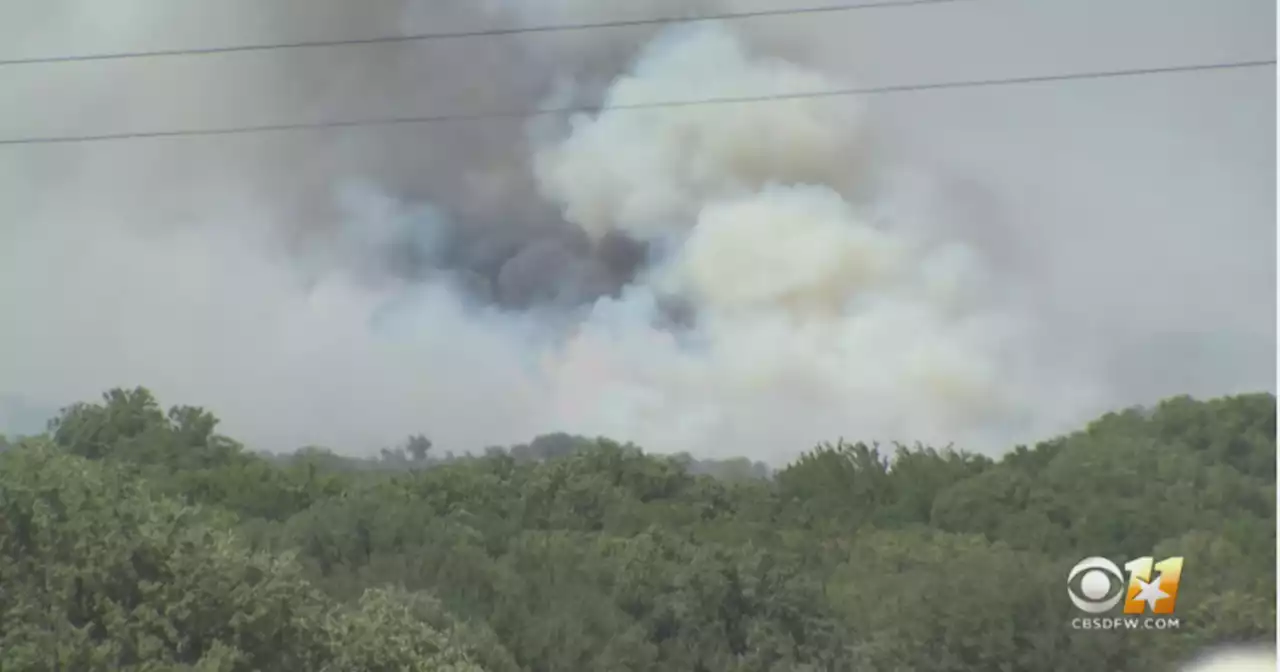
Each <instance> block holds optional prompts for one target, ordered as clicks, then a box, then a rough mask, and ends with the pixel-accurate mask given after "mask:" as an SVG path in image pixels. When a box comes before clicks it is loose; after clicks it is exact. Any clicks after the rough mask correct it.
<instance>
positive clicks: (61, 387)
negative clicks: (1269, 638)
mask: <svg viewBox="0 0 1280 672" xmlns="http://www.w3.org/2000/svg"><path fill="white" fill-rule="evenodd" d="M50 4H51V6H52V4H55V3H50ZM320 4H323V5H325V6H326V7H327V6H329V5H333V8H334V13H333V14H332V15H331V18H332V25H330V24H328V23H324V22H320V23H315V24H307V25H304V26H301V27H299V26H292V27H293V28H296V29H298V30H299V31H301V37H300V39H307V38H324V37H336V36H343V37H347V36H354V37H360V36H362V35H366V34H377V33H380V32H385V31H394V30H403V31H407V32H415V31H419V30H449V29H466V28H476V27H480V26H482V25H494V22H495V21H497V22H498V23H499V24H501V22H503V21H505V22H508V24H510V25H520V24H521V23H523V24H526V25H529V24H531V25H545V24H549V23H555V22H573V21H574V20H575V19H576V20H579V21H583V22H590V21H591V20H593V19H605V18H619V17H618V16H614V15H610V16H609V17H604V16H600V17H594V16H593V15H592V14H591V9H590V8H591V7H594V5H593V4H592V3H578V2H568V1H565V2H561V3H559V4H553V5H548V6H546V7H541V6H540V7H539V8H538V9H536V10H533V9H530V7H531V5H529V4H527V3H520V4H519V5H518V6H517V5H514V3H513V6H507V5H506V4H505V3H496V4H493V5H492V6H491V7H488V8H481V9H477V8H476V7H477V6H476V5H475V4H474V3H461V2H458V3H430V5H425V4H416V3H407V2H381V3H376V4H377V8H376V9H375V8H374V5H370V8H369V11H364V10H362V11H361V12H359V13H355V14H352V13H349V12H348V14H349V15H348V14H343V13H342V11H343V10H340V6H346V5H344V3H336V2H335V3H331V2H323V3H320ZM74 5H77V3H72V2H67V3H62V4H61V5H59V6H60V7H63V8H66V7H70V6H74ZM700 7H701V9H700V10H699V11H702V12H707V11H711V8H712V5H711V3H706V4H703V5H700ZM682 8H683V9H682ZM294 9H297V8H294ZM659 10H666V11H668V12H691V11H695V10H694V9H689V8H687V7H685V6H684V5H675V4H671V5H670V6H668V7H656V8H655V7H652V6H650V7H648V10H647V11H646V15H650V16H651V15H665V16H674V15H675V14H671V13H668V14H664V13H663V11H659ZM175 11H176V10H175ZM219 11H220V10H219ZM243 11H245V12H248V11H249V10H247V9H246V10H243ZM255 11H256V10H255ZM270 11H277V10H270ZM278 11H279V12H280V16H279V17H276V18H277V19H278V21H277V22H276V23H278V24H279V26H284V25H288V20H287V17H291V16H293V15H294V13H296V12H293V10H286V9H279V10H278ZM207 12H215V10H207ZM291 12H293V13H291ZM121 13H122V14H124V13H127V12H123V11H122V10H121ZM357 14H358V16H357ZM218 16H221V17H222V19H223V20H224V21H225V22H227V29H228V30H231V28H234V29H235V30H237V31H246V30H251V29H252V28H253V26H249V25H248V24H245V23H243V22H242V21H240V20H238V19H237V20H235V21H232V19H231V17H237V16H240V15H239V14H237V13H236V12H234V11H232V10H229V9H228V10H226V13H225V15H222V14H219V15H218ZM112 18H113V19H115V22H114V23H113V24H112V25H115V26H117V27H118V28H119V30H120V34H121V35H123V36H125V37H128V38H129V39H134V38H137V39H141V37H142V36H143V35H144V34H145V31H144V28H145V27H146V26H147V25H149V24H148V22H146V21H142V20H140V19H138V18H137V17H134V18H132V19H130V18H128V17H123V16H121V15H120V14H115V15H112ZM188 18H189V17H188ZM621 18H627V17H625V16H624V17H621ZM32 21H33V22H34V21H35V19H32ZM512 22H514V23H512ZM267 23H268V24H273V22H267ZM197 24H203V25H207V26H219V25H222V24H220V23H219V21H218V20H217V17H215V16H202V17H199V20H198V21H196V22H195V23H192V24H190V25H191V28H190V31H189V32H188V33H184V32H183V31H182V30H174V31H172V32H171V33H170V34H169V38H168V39H172V40H184V39H186V40H194V41H196V42H195V44H199V40H201V39H211V38H208V37H206V36H205V34H204V33H202V32H200V31H199V30H197V27H198V26H197ZM254 25H255V26H257V24H254ZM273 25H274V24H273ZM279 26H276V27H279ZM258 29H261V27H260V26H258ZM215 32H216V31H215ZM95 34H96V33H95ZM295 34H296V33H295ZM772 38H773V39H774V41H776V40H777V38H778V36H776V35H775V36H772ZM248 41H253V40H248ZM16 44H17V45H19V48H21V47H22V45H23V43H22V42H21V41H18V42H16ZM33 44H35V42H33ZM28 46H29V45H28ZM157 46H160V47H163V46H173V45H157ZM183 46H191V43H190V42H188V43H186V44H184V45H183ZM113 47H114V45H112V44H107V45H104V46H103V49H104V50H111V49H112V48H113ZM29 48H30V49H31V50H34V49H35V47H30V46H29ZM358 49H364V47H360V48H358ZM78 50H80V51H83V50H85V49H84V48H81V49H78ZM89 50H93V49H89ZM304 51H305V50H304ZM32 53H33V55H35V54H34V52H32ZM322 53H325V52H317V53H313V54H311V55H310V56H309V57H305V54H301V53H297V54H292V53H289V54H276V55H270V54H258V55H253V56H250V55H241V56H227V57H218V58H223V59H224V61H223V62H222V65H221V66H220V67H222V68H223V69H222V70H218V71H217V72H218V75H217V76H216V77H215V76H214V75H213V74H208V75H207V76H204V77H201V76H195V77H191V76H190V70H186V71H183V72H186V73H188V76H187V77H177V76H176V75H175V73H176V72H178V71H179V70H178V68H179V67H186V68H193V67H195V68H197V70H198V69H199V67H200V66H194V65H193V64H191V63H187V64H185V65H181V66H180V64H168V63H157V64H154V65H146V64H143V65H139V66H137V67H138V68H139V70H138V71H137V73H136V77H135V79H133V80H130V84H131V85H128V86H126V85H113V86H112V87H105V86H104V85H103V84H102V83H101V82H102V81H103V80H101V79H100V77H95V74H100V72H99V71H97V70H95V69H94V68H98V67H107V66H105V65H86V66H84V67H85V68H87V69H86V70H84V71H75V72H72V73H70V74H68V75H67V76H68V77H71V78H72V79H73V80H75V78H77V77H78V78H79V80H75V81H80V82H81V83H82V84H83V85H84V86H86V87H89V92H88V93H86V92H85V91H84V90H80V91H78V92H77V91H76V90H74V87H72V88H69V89H67V90H62V89H59V90H45V89H41V88H40V85H39V83H38V76H37V75H36V74H32V75H30V76H29V77H30V79H23V78H25V77H28V75H16V77H19V80H18V81H16V85H17V86H18V87H19V88H20V89H23V90H26V91H29V92H31V93H32V100H33V101H34V100H36V99H40V100H42V101H43V102H42V104H41V105H36V104H35V103H34V102H33V103H32V104H31V105H30V106H24V105H18V106H15V108H14V110H12V111H11V113H10V114H7V115H6V116H8V117H9V118H10V119H11V122H10V125H11V126H12V128H15V129H17V128H21V127H22V125H23V124H26V123H35V122H36V121H41V123H44V124H46V127H52V128H54V130H53V131H50V133H54V132H56V131H59V130H63V131H65V130H66V129H75V130H80V129H79V127H78V125H84V124H88V125H91V126H93V127H95V128H100V127H103V126H104V125H105V126H108V127H110V126H111V123H109V122H112V121H114V122H118V123H116V126H115V127H114V128H113V130H118V128H119V126H120V125H121V124H123V125H124V126H126V127H130V128H132V127H165V126H166V124H165V123H163V119H162V118H161V117H158V116H157V114H156V111H155V110H154V109H153V108H154V107H155V106H154V105H153V104H152V103H151V101H152V97H153V96H154V95H155V91H156V90H157V89H156V85H157V84H158V83H162V84H165V85H166V86H168V87H169V88H170V90H171V91H172V92H173V94H174V95H173V101H172V102H171V103H169V106H170V108H171V109H169V110H168V112H170V113H172V114H173V115H175V117H177V118H181V119H184V120H186V123H185V124H184V125H185V126H187V127H198V126H199V125H201V123H203V122H205V121H208V124H209V125H225V124H226V122H225V121H223V122H220V123H217V124H215V123H214V121H213V120H212V119H213V116H212V115H213V110H214V108H215V107H216V104H215V101H223V100H225V101H232V102H236V101H240V102H244V101H248V102H245V103H244V105H245V106H246V107H241V108H236V109H237V110H238V112H237V114H240V115H241V121H243V122H244V123H263V122H269V121H276V120H287V119H295V120H296V119H316V118H343V117H358V116H404V115H405V114H407V113H406V112H405V110H404V109H403V108H404V107H405V106H406V105H407V106H408V107H409V108H414V107H415V106H418V105H419V104H420V106H421V107H422V108H424V109H428V108H429V109H430V110H431V112H432V113H440V112H449V111H469V110H475V109H504V110H521V109H522V110H527V111H533V110H536V109H538V108H539V107H546V106H548V105H566V104H587V105H595V106H600V107H602V108H603V110H602V111H600V112H597V113H584V114H579V115H573V116H572V117H570V118H564V117H563V116H557V115H544V116H541V117H535V118H532V119H530V120H527V121H519V120H497V121H494V122H493V123H488V122H486V123H479V124H463V123H459V124H451V123H442V124H435V125H430V126H423V127H420V128H414V129H412V130H406V129H395V130H377V129H370V130H355V131H351V132H350V134H345V135H337V136H323V137H318V136H317V135H315V134H306V135H288V134H284V135H280V136H253V137H242V138H235V137H229V138H225V139H218V140H212V141H211V140H195V139H193V140H173V141H154V142H139V143H134V144H133V146H131V147H128V148H125V147H123V146H115V147H113V148H110V149H108V148H107V146H106V145H101V146H84V147H78V146H65V147H51V148H30V149H21V150H14V151H15V153H21V156H20V158H15V159H13V160H12V161H3V162H0V176H2V177H0V183H4V184H7V185H8V186H7V187H6V193H11V194H12V195H13V197H12V198H9V199H2V200H3V201H4V203H3V205H2V207H3V212H0V215H3V217H4V221H5V222H6V224H3V225H2V226H4V227H5V228H4V230H3V246H2V247H0V306H3V307H4V309H5V310H6V314H7V316H8V317H9V318H10V319H9V321H8V322H7V324H6V326H5V328H4V330H3V333H2V334H0V352H3V353H5V354H4V356H3V357H0V385H3V387H2V388H0V392H3V393H9V394H14V395H20V396H21V397H22V398H23V399H24V400H25V401H24V403H26V404H28V405H34V406H36V407H43V408H48V407H56V406H57V405H60V404H65V403H68V402H71V401H74V400H79V399H85V398H92V397H93V396H94V395H96V394H97V393H98V392H99V391H101V390H102V389H104V388H106V387H109V386H116V385H133V384H144V385H147V386H149V387H151V388H153V389H154V390H155V391H156V392H157V393H158V395H160V396H161V398H162V400H164V401H167V402H171V403H196V404H202V405H205V406H207V407H209V408H210V409H211V410H213V411H214V412H215V413H217V414H218V415H219V416H220V417H222V418H224V420H225V422H226V426H225V427H224V430H225V431H227V432H228V433H231V434H233V435H235V436H238V437H241V438H244V439H246V440H247V441H249V442H250V443H251V444H252V445H254V446H255V447H261V448H268V449H273V450H289V449H292V448H294V447H297V446H299V445H303V444H323V445H330V446H334V447H335V448H338V449H340V450H344V451H351V452H360V453H366V452H369V451H373V450H376V449H377V448H378V447H380V446H382V445H386V444H387V443H390V442H393V441H396V440H398V439H399V438H401V437H403V436H406V435H408V434H409V433H413V432H423V433H426V434H428V435H430V436H431V437H432V439H433V440H434V441H435V443H436V444H437V445H439V446H441V449H442V450H443V449H450V450H455V451H465V450H474V449H478V448H481V447H483V446H485V445H492V444H505V443H514V442H519V441H526V440H528V439H529V438H531V437H532V436H533V435H535V434H538V433H544V432H552V431H566V432H573V433H582V434H590V435H606V436H609V437H612V438H616V439H620V440H631V441H635V442H637V443H639V444H641V445H642V446H644V447H646V448H648V449H651V450H656V451H664V452H665V451H681V450H683V451H689V452H692V453H695V454H698V455H702V456H712V457H719V456H729V455H744V454H745V455H748V456H751V457H753V458H757V459H766V460H773V461H779V460H783V459H786V458H789V457H790V456H793V455H794V454H795V453H796V452H798V451H800V450H804V449H806V448H807V447H809V446H811V445H812V444H813V443H814V442H817V441H822V440H834V439H835V438H838V437H841V436H844V437H848V438H856V439H868V440H871V439H875V440H886V441H888V440H904V441H914V440H921V441H928V442H934V443H943V444H945V443H950V442H955V443H957V444H958V445H960V446H962V447H967V448H971V449H977V450H982V451H987V452H990V451H998V450H1001V449H1004V448H1007V447H1009V445H1011V442H1013V441H1025V440H1031V439H1036V438H1042V437H1043V436H1045V435H1046V434H1049V433H1052V432H1055V431H1059V430H1061V429H1064V428H1066V427H1068V426H1069V425H1070V424H1072V423H1074V422H1077V421H1079V420H1081V419H1082V418H1085V417H1087V416H1088V415H1090V414H1092V413H1094V412H1096V411H1097V410H1099V409H1100V408H1102V405H1103V404H1106V403H1112V402H1114V397H1112V396H1108V395H1109V392H1110V391H1109V390H1108V389H1106V388H1107V385H1106V382H1105V381H1104V380H1103V379H1102V377H1101V376H1100V375H1099V374H1098V371H1097V368H1090V367H1091V366H1093V367H1097V366H1099V364H1100V362H1099V361H1098V359H1097V358H1093V359H1092V360H1090V359H1089V358H1088V357H1085V356H1084V353H1081V352H1074V353H1067V354H1071V355H1073V356H1064V352H1063V351H1062V350H1061V348H1058V349H1055V346H1054V342H1055V341H1054V339H1053V338H1052V337H1050V336H1049V335H1048V334H1047V332H1046V327H1045V325H1044V324H1043V323H1041V322H1040V321H1039V317H1040V316H1041V314H1040V312H1039V311H1038V310H1037V307H1036V306H1037V301H1039V300H1040V299H1039V297H1035V296H1028V294H1027V292H1026V291H1022V290H1021V289H1020V288H1021V286H1022V285H1021V284H1020V283H1019V282H1018V281H1017V280H1018V279H1017V278H1016V277H1014V276H1013V275H1011V273H1012V272H1015V271H1017V270H1018V269H1017V268H1015V267H1013V266H1010V265H1006V264H1003V263H1002V260H1001V259H1000V258H999V255H998V254H996V255H994V256H993V255H992V254H991V253H992V252H993V251H994V252H996V253H999V252H1000V249H993V248H1000V246H998V245H996V246H992V245H986V244H984V242H983V240H982V239H981V236H968V237H966V236H965V235H959V234H958V233H957V231H956V230H955V229H954V228H948V227H947V226H945V225H943V224H942V223H941V222H940V219H945V217H946V213H943V214H942V215H941V217H940V216H939V214H938V213H926V212H924V210H923V209H922V208H920V207H919V203H920V201H921V199H918V198H917V197H918V196H919V193H920V192H919V191H918V190H916V189H915V187H914V186H913V185H914V184H915V183H914V182H912V181H910V180H905V181H904V180H902V179H900V175H901V174H900V173H894V172H893V171H890V170H886V169H885V168H884V166H885V163H884V159H885V157H884V155H883V153H882V151H881V149H880V148H879V147H878V145H877V142H876V134H877V127H876V124H875V120H874V118H873V115H871V114H869V113H868V111H867V110H866V109H864V108H862V107H861V106H859V105H858V104H856V103H855V102H853V101H851V100H847V99H836V98H791V99H778V100H772V101H765V102H759V103H751V104H717V105H703V106H675V107H663V108H655V109H617V110H610V109H608V108H610V107H619V106H620V107H627V106H633V105H636V104H643V103H662V102H665V101H680V100H691V99H705V98H721V97H726V98H732V97H739V96H756V95H760V94H761V93H769V94H780V95H782V94H795V93H805V92H813V91H823V90H829V89H832V88H837V87H841V86H848V85H850V84H856V82H849V81H845V80H843V79H842V78H841V76H840V75H839V74H838V73H828V72H823V71H819V70H815V69H811V68H808V67H805V66H804V65H802V64H801V63H799V62H797V61H794V60H787V59H783V58H781V57H780V56H778V55H777V54H776V53H775V52H773V51H770V50H768V49H763V48H758V47H757V45H756V43H755V42H754V41H753V40H750V39H744V38H743V37H742V36H741V35H740V34H738V33H736V32H735V31H734V30H732V29H731V28H729V27H726V26H723V25H718V24H695V25H691V26H683V27H679V28H672V29H665V30H660V31H659V30H657V29H654V28H651V27H639V28H627V29H611V30H608V31H587V32H584V33H581V34H564V35H558V36H556V39H554V40H551V39H550V37H549V36H548V35H538V34H534V35H530V36H519V37H507V38H503V39H478V40H473V41H467V42H465V43H459V42H453V43H448V41H442V42H440V43H434V42H433V43H424V44H421V45H414V46H402V47H401V48H398V49H394V50H389V51H388V50H383V51H369V52H367V53H364V52H361V53H363V55H361V53H356V54H354V55H352V56H351V60H350V61H349V62H348V61H341V60H340V59H339V60H329V59H326V58H323V57H319V55H320V54H322ZM269 56H270V58H269ZM339 63H347V65H339ZM76 67H79V66H76ZM209 67H210V68H213V66H209ZM212 72H213V70H212V69H211V70H210V71H209V73H212ZM228 73H230V74H228ZM11 84H14V83H13V82H11ZM132 84H136V85H137V86H132ZM406 92H408V94H406ZM37 93H38V94H39V95H38V96H37V95H36V94H37ZM405 95H408V99H409V100H408V102H406V99H405ZM80 96H83V97H87V98H89V99H92V100H95V101H99V104H98V105H97V106H96V107H95V108H94V109H93V110H89V109H86V108H85V107H84V106H83V105H79V106H77V105H74V104H72V103H73V101H75V100H79V99H80V98H79V97H80ZM24 100H25V99H24ZM459 101H463V102H459ZM464 103H465V104H464ZM237 104H238V103H237ZM233 107H234V105H233ZM455 108H456V109H455ZM50 109H52V110H55V111H56V112H55V113H52V114H50V113H48V112H47V111H48V110H50ZM411 113H412V110H410V111H409V112H408V114H411ZM167 125H168V126H172V125H173V124H172V122H169V123H168V124H167ZM8 127H9V125H7V126H6V129H7V128H8ZM64 127H65V128H64ZM15 134H16V132H15ZM406 138H408V139H410V140H412V142H409V141H406ZM246 157H249V158H246ZM50 183H54V184H61V185H76V187H77V188H75V189H74V190H73V191H74V194H75V196H74V198H71V197H68V198H55V197H51V194H54V193H55V192H54V191H53V190H52V189H50V188H48V187H47V185H48V184H50ZM85 185H88V186H85ZM147 185H157V188H154V189H151V190H149V191H147V190H146V186H147ZM67 189H68V193H70V192H71V191H72V190H71V189H70V187H67ZM144 191H145V193H146V194H147V197H146V201H145V207H144V208H139V207H137V203H134V202H133V201H132V200H131V199H133V198H136V196H131V195H136V194H139V193H143V192H144ZM37 195H38V197H37ZM1004 249H1006V250H1007V249H1008V248H1007V246H1006V247H1005V248H1004ZM1046 381H1050V382H1049V383H1047V382H1046Z"/></svg>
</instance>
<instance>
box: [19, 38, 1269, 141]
mask: <svg viewBox="0 0 1280 672" xmlns="http://www.w3.org/2000/svg"><path fill="white" fill-rule="evenodd" d="M1275 64H1276V61H1275V59H1271V60H1259V61H1234V62H1226V63H1207V64H1199V65H1177V66H1166V67H1157V68H1135V69H1128V70H1109V71H1095V72H1076V73H1068V74H1060V75H1032V76H1027V77H1010V78H1005V79H973V80H965V81H953V82H935V83H928V84H899V85H891V86H876V87H866V88H848V89H831V90H827V91H810V92H802V93H778V94H768V95H759V96H731V97H722V98H703V99H698V100H673V101H658V102H651V103H630V104H622V105H609V106H606V107H560V108H552V109H543V110H533V111H495V112H472V113H456V114H439V115H430V116H420V117H388V118H380V119H351V120H335V121H317V122H299V123H290V124H265V125H261V126H234V127H228V128H211V129H193V130H175V131H137V132H125V133H104V134H100V135H68V136H49V137H32V138H11V139H4V140H0V146H5V145H38V144H55V143H75V142H101V141H108V140H141V139H147V138H173V137H196V136H216V135H242V134H250V133H273V132H283V131H306V130H322V129H341V128H354V127H368V126H395V125H406V124H428V123H436V122H447V121H482V120H490V119H527V118H533V117H538V116H547V115H559V114H575V113H599V112H613V111H626V110H651V109H663V108H682V107H701V106H706V105H730V104H746V103H765V102H773V101H783V100H800V99H812V98H835V97H842V96H862V95H877V94H888V93H906V92H912V91H937V90H943V89H968V88H978V87H989V86H1015V85H1024V84H1038V83H1045V82H1065V81H1075V80H1088V79H1113V78H1120V77H1139V76H1149V75H1163V74H1173V73H1186V72H1206V71H1215V70H1231V69H1241V68H1256V67H1266V66H1274V65H1275Z"/></svg>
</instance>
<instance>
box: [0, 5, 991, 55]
mask: <svg viewBox="0 0 1280 672" xmlns="http://www.w3.org/2000/svg"><path fill="white" fill-rule="evenodd" d="M976 1H977V0H891V1H884V2H881V1H871V2H860V3H843V4H838V5H822V6H815V7H796V8H791V9H761V10H755V11H745V12H722V13H717V14H704V15H701V16H687V17H660V18H650V19H624V20H618V21H599V22H590V23H570V24H556V25H548V26H522V27H514V28H491V29H481V30H465V31H449V32H436V33H418V34H409V35H385V36H381V37H366V38H354V39H342V40H307V41H300V42H280V43H268V44H244V45H232V46H224V47H204V48H193V49H165V50H155V51H127V52H117V53H106V54H82V55H67V56H35V57H31V58H11V59H2V60H0V66H19V65H39V64H52V63H76V62H83V61H120V60H130V59H141V58H164V57H172V56H209V55H213V54H231V53H241V52H252V51H276V50H281V49H304V48H314V47H346V46H356V45H368V44H395V43H405V42H425V41H429V40H456V39H467V38H478V37H498V36H505V35H521V34H526V33H562V32H577V31H585V30H600V29H604V28H633V27H641V26H666V25H674V24H682V23H702V22H712V21H729V20H740V19H755V18H765V17H779V16H798V15H803V14H834V13H842V12H852V11H858V10H865V9H891V8H904V7H918V6H922V5H945V4H954V3H960V2H976Z"/></svg>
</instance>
